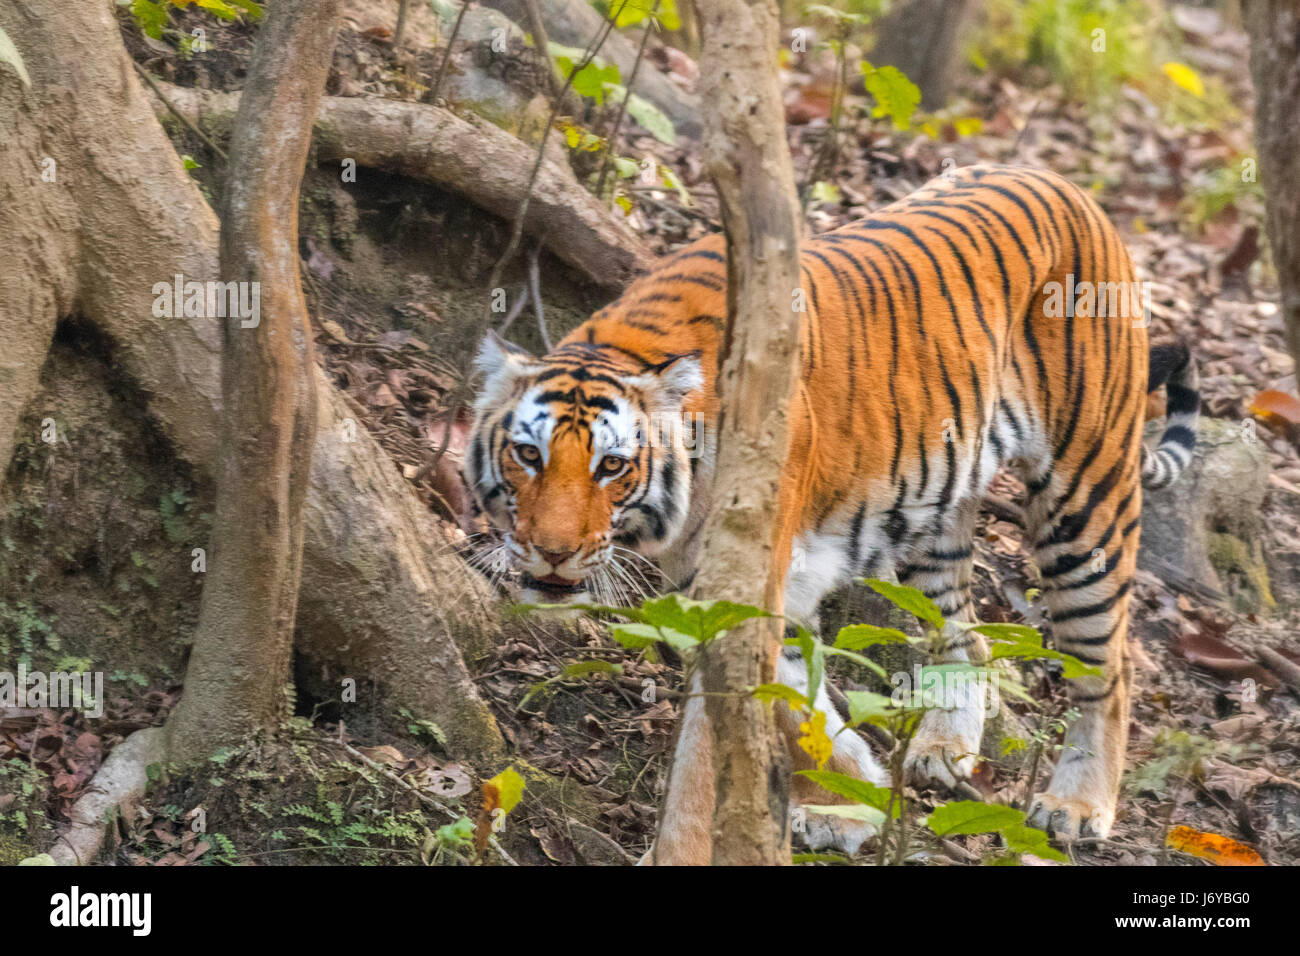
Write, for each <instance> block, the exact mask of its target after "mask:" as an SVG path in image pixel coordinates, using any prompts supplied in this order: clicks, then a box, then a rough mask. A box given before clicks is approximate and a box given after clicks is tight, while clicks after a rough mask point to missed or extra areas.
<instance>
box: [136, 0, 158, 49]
mask: <svg viewBox="0 0 1300 956" xmlns="http://www.w3.org/2000/svg"><path fill="white" fill-rule="evenodd" d="M131 16H133V17H135V22H136V23H138V24H140V29H141V30H142V31H144V34H145V35H146V36H150V37H153V38H154V39H155V40H161V39H162V32H163V29H164V28H165V27H166V26H167V10H166V8H165V7H163V5H162V4H161V3H154V2H153V0H132V3H131Z"/></svg>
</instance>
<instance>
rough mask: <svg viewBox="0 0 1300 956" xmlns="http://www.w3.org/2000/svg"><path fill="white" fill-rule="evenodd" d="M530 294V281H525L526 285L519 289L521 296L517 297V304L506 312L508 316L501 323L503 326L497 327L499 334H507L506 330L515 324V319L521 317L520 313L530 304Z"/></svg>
mask: <svg viewBox="0 0 1300 956" xmlns="http://www.w3.org/2000/svg"><path fill="white" fill-rule="evenodd" d="M529 296H530V293H529V291H528V283H526V282H525V283H524V287H523V288H522V289H520V290H519V297H518V298H517V299H515V304H514V305H512V306H511V307H510V311H509V312H508V313H506V318H505V321H504V322H502V323H501V328H499V329H497V335H505V334H506V332H508V331H509V329H510V326H512V325H514V322H515V319H517V318H519V313H520V312H522V311H524V306H526V305H527V304H528V299H529Z"/></svg>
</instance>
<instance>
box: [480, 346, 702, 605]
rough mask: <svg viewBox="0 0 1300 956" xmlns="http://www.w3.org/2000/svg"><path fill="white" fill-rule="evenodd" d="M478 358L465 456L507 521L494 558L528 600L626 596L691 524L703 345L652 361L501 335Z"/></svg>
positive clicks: (483, 495) (492, 514)
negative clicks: (692, 418) (542, 349)
mask: <svg viewBox="0 0 1300 956" xmlns="http://www.w3.org/2000/svg"><path fill="white" fill-rule="evenodd" d="M475 366H476V368H477V370H478V372H479V373H480V374H481V376H482V391H481V393H480V395H479V398H478V400H477V402H476V403H475V406H474V424H473V426H472V429H471V432H470V439H469V446H468V450H467V453H466V456H465V478H466V481H467V482H468V484H469V486H470V488H471V489H472V490H473V493H474V497H475V499H476V500H477V502H478V504H479V507H480V508H482V509H483V511H484V512H485V513H486V514H487V516H488V518H489V519H490V520H491V522H492V523H493V525H495V526H496V527H497V528H499V529H501V530H502V531H504V532H505V535H504V541H503V543H502V544H501V545H500V546H499V547H497V548H495V549H494V550H493V551H492V553H491V556H490V558H489V559H488V560H487V561H485V562H483V563H486V564H487V565H488V566H489V568H490V569H491V570H494V571H498V572H500V571H505V570H508V569H513V570H516V571H518V572H519V575H520V578H521V582H522V589H521V590H522V594H521V599H522V600H525V601H546V602H561V601H581V600H591V599H595V600H598V601H601V602H604V603H611V604H612V603H623V602H624V601H626V600H627V599H630V598H631V597H633V593H632V592H634V591H636V590H638V589H637V588H636V587H634V586H632V585H633V582H634V581H635V580H636V579H637V578H638V576H640V577H641V580H644V576H643V575H640V572H639V571H637V570H636V569H635V567H634V566H630V564H631V561H630V560H629V559H632V558H633V556H635V555H639V556H641V557H642V558H653V557H655V556H657V555H659V554H661V553H662V552H663V550H664V549H665V548H666V547H667V546H668V545H669V544H670V543H671V542H672V541H673V539H674V538H675V537H676V536H677V535H678V533H679V532H680V531H681V529H682V527H683V524H684V523H685V521H686V518H687V514H688V511H689V505H690V498H691V480H692V468H691V461H690V458H691V454H690V451H689V450H688V445H693V441H692V429H689V428H686V427H684V421H685V416H684V415H683V406H684V404H686V403H687V401H688V396H690V395H691V393H692V392H695V391H697V390H698V389H700V388H701V386H702V385H703V381H704V379H703V375H702V372H701V367H700V360H699V357H698V355H697V354H695V353H691V354H687V355H675V356H670V357H668V358H667V359H666V360H665V361H662V362H658V363H656V364H646V363H643V362H641V361H640V360H639V359H637V358H635V357H634V356H632V355H630V354H628V353H624V352H621V351H620V350H617V349H613V348H610V347H602V346H600V345H590V344H587V343H564V344H561V345H560V346H559V347H558V348H557V349H555V350H554V351H552V352H551V353H550V354H549V355H547V356H546V357H545V358H535V357H534V356H532V355H530V354H529V353H528V352H526V351H524V350H523V349H520V348H518V347H517V346H514V345H512V344H510V343H508V342H506V341H504V340H503V339H501V338H500V337H498V336H496V335H495V334H489V335H488V337H487V338H486V339H485V340H484V342H483V345H482V346H481V348H480V349H479V353H478V356H477V358H476V360H475Z"/></svg>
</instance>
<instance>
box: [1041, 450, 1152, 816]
mask: <svg viewBox="0 0 1300 956" xmlns="http://www.w3.org/2000/svg"><path fill="white" fill-rule="evenodd" d="M1035 492H1036V493H1035ZM1030 493H1031V497H1030V501H1029V508H1028V512H1027V514H1028V518H1029V524H1030V529H1031V534H1033V540H1034V542H1035V546H1034V557H1035V560H1036V561H1037V563H1038V567H1039V570H1040V572H1041V573H1042V578H1043V594H1044V598H1045V602H1046V605H1047V611H1048V616H1049V618H1050V621H1051V636H1052V641H1053V646H1054V647H1055V648H1056V649H1057V650H1060V651H1064V652H1065V653H1068V654H1072V655H1074V656H1075V657H1077V658H1078V659H1079V660H1081V661H1082V662H1083V663H1085V664H1088V665H1090V666H1094V667H1097V668H1100V670H1101V676H1099V677H1081V678H1077V679H1074V680H1071V681H1069V700H1070V707H1071V709H1073V710H1076V711H1077V712H1078V716H1077V717H1076V718H1075V719H1074V721H1073V722H1072V723H1071V724H1070V725H1069V727H1068V729H1067V730H1066V733H1065V746H1064V749H1063V750H1062V751H1061V753H1060V757H1059V758H1058V760H1057V764H1056V771H1055V773H1053V774H1052V779H1051V782H1050V783H1049V784H1048V786H1047V789H1046V791H1044V792H1042V793H1039V794H1037V795H1036V796H1035V797H1034V798H1033V800H1032V801H1031V803H1030V808H1029V822H1030V824H1031V825H1032V826H1036V827H1039V828H1040V829H1044V830H1047V831H1048V832H1050V833H1052V834H1054V835H1055V836H1056V837H1058V838H1059V839H1062V840H1066V841H1069V840H1073V839H1075V838H1076V837H1081V836H1083V837H1105V836H1106V835H1107V834H1108V833H1109V832H1110V827H1111V824H1112V822H1113V821H1114V818H1115V804H1116V801H1117V799H1118V796H1119V785H1120V776H1121V774H1122V773H1123V771H1124V755H1125V751H1126V749H1127V745H1128V720H1129V696H1130V685H1131V683H1132V676H1133V665H1132V660H1131V658H1130V654H1129V647H1128V603H1129V593H1128V592H1129V586H1130V584H1131V583H1132V580H1133V573H1134V569H1135V567H1136V564H1137V550H1138V538H1139V518H1140V513H1141V507H1142V495H1141V489H1140V488H1139V486H1138V468H1137V461H1136V458H1135V457H1130V459H1129V460H1121V461H1120V462H1117V463H1114V464H1112V465H1110V468H1109V470H1108V471H1106V472H1105V473H1104V474H1103V475H1099V476H1097V477H1096V478H1095V480H1093V481H1077V479H1076V480H1075V481H1074V482H1069V483H1067V482H1066V481H1065V480H1064V476H1062V475H1060V474H1058V475H1056V476H1053V477H1052V478H1051V480H1049V481H1047V483H1046V485H1045V486H1044V487H1040V488H1037V489H1036V488H1035V485H1034V483H1032V482H1031V483H1030ZM1055 496H1061V497H1062V498H1063V500H1055ZM1054 500H1055V503H1053V501H1054Z"/></svg>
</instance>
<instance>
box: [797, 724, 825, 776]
mask: <svg viewBox="0 0 1300 956" xmlns="http://www.w3.org/2000/svg"><path fill="white" fill-rule="evenodd" d="M799 732H800V733H801V734H803V736H802V737H800V738H799V746H800V748H802V749H803V752H804V753H806V754H807V755H808V756H809V757H812V758H813V760H816V761H817V769H818V770H821V769H822V767H824V766H825V765H826V761H828V760H830V759H831V748H832V746H833V744H832V743H831V738H830V737H828V736H826V714H825V713H823V712H822V711H820V710H814V711H813V712H812V717H810V718H809V719H808V720H805V721H804V722H803V723H801V724H800V725H799Z"/></svg>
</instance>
